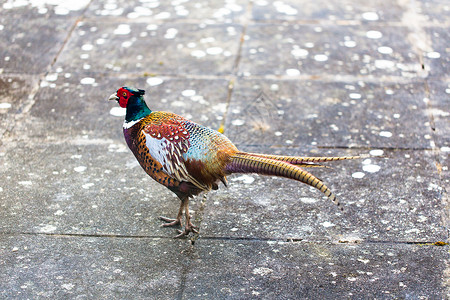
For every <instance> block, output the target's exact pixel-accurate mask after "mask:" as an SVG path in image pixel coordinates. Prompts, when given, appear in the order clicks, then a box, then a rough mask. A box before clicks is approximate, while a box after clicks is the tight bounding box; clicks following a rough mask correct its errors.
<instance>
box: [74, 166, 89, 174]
mask: <svg viewBox="0 0 450 300" xmlns="http://www.w3.org/2000/svg"><path fill="white" fill-rule="evenodd" d="M86 169H87V167H85V166H79V167H75V168H73V170H74V171H75V172H78V173H82V172H84V171H86Z"/></svg>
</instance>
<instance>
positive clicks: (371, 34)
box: [366, 30, 383, 39]
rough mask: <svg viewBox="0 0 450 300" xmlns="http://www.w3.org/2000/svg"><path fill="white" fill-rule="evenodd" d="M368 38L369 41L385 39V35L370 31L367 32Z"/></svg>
mask: <svg viewBox="0 0 450 300" xmlns="http://www.w3.org/2000/svg"><path fill="white" fill-rule="evenodd" d="M366 37H367V38H369V39H380V38H382V37H383V34H382V33H381V32H379V31H377V30H369V31H367V32H366Z"/></svg>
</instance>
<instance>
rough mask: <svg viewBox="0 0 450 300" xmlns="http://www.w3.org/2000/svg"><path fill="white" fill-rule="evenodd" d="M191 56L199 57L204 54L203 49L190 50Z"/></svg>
mask: <svg viewBox="0 0 450 300" xmlns="http://www.w3.org/2000/svg"><path fill="white" fill-rule="evenodd" d="M191 56H193V57H196V58H201V57H204V56H206V53H205V51H202V50H194V51H192V52H191Z"/></svg>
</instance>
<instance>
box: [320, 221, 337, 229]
mask: <svg viewBox="0 0 450 300" xmlns="http://www.w3.org/2000/svg"><path fill="white" fill-rule="evenodd" d="M320 225H322V226H323V227H325V228H328V227H333V226H336V225H335V224H333V223H331V222H329V221H325V222H323V223H320Z"/></svg>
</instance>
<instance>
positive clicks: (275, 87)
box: [270, 83, 280, 92]
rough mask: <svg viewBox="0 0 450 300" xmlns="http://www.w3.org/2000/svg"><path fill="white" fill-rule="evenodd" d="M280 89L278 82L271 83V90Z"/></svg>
mask: <svg viewBox="0 0 450 300" xmlns="http://www.w3.org/2000/svg"><path fill="white" fill-rule="evenodd" d="M279 89H280V86H279V85H278V84H276V83H274V84H271V85H270V90H271V91H274V92H276V91H278V90H279Z"/></svg>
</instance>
